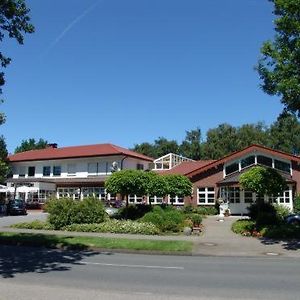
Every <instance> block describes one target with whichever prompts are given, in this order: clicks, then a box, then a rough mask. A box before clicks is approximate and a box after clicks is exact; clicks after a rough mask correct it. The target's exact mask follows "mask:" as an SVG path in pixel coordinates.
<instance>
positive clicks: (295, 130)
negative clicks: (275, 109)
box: [270, 112, 300, 155]
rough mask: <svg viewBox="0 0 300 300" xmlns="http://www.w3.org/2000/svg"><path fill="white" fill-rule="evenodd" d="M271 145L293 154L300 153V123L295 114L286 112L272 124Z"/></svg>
mask: <svg viewBox="0 0 300 300" xmlns="http://www.w3.org/2000/svg"><path fill="white" fill-rule="evenodd" d="M270 146H271V147H272V148H274V149H277V150H281V151H285V152H288V153H292V154H297V155H299V154H300V123H299V121H298V119H297V117H296V116H295V115H293V114H290V113H287V112H284V113H282V114H281V115H280V116H279V117H278V118H277V120H276V121H275V122H274V123H273V124H272V125H271V126H270Z"/></svg>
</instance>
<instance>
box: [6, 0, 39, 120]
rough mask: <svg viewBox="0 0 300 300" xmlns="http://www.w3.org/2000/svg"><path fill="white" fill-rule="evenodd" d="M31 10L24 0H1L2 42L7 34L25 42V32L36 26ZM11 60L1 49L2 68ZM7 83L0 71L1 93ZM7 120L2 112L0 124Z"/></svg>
mask: <svg viewBox="0 0 300 300" xmlns="http://www.w3.org/2000/svg"><path fill="white" fill-rule="evenodd" d="M29 12H30V10H29V9H28V8H27V7H26V4H25V1H24V0H1V1H0V42H2V41H3V39H4V37H5V35H8V36H9V37H10V38H14V39H16V41H17V42H18V43H19V44H23V42H24V37H23V33H33V32H34V27H33V25H32V24H30V23H29V21H30V18H29V15H28V14H29ZM10 62H11V59H10V58H9V57H6V56H4V55H3V53H2V52H1V51H0V63H1V67H2V68H6V67H7V66H8V65H9V64H10ZM4 84H5V79H4V72H0V94H2V89H1V87H2V86H3V85H4ZM4 121H5V116H4V114H3V113H0V124H2V123H3V122H4Z"/></svg>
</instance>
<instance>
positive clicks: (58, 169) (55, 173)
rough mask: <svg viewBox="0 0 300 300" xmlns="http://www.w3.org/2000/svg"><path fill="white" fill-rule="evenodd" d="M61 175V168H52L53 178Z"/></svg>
mask: <svg viewBox="0 0 300 300" xmlns="http://www.w3.org/2000/svg"><path fill="white" fill-rule="evenodd" d="M60 175H61V166H54V167H53V176H60Z"/></svg>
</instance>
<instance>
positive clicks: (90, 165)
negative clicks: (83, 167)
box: [88, 163, 98, 174]
mask: <svg viewBox="0 0 300 300" xmlns="http://www.w3.org/2000/svg"><path fill="white" fill-rule="evenodd" d="M97 167H98V166H97V163H88V173H89V174H97Z"/></svg>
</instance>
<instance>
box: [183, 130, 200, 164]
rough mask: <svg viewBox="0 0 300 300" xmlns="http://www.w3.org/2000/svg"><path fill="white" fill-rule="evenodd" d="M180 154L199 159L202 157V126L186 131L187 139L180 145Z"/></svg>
mask: <svg viewBox="0 0 300 300" xmlns="http://www.w3.org/2000/svg"><path fill="white" fill-rule="evenodd" d="M179 148H180V154H181V155H183V156H185V157H188V158H191V159H194V160H199V159H200V158H201V130H200V128H197V129H194V130H190V131H186V137H185V140H184V141H183V142H182V143H181V145H180V147H179Z"/></svg>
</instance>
